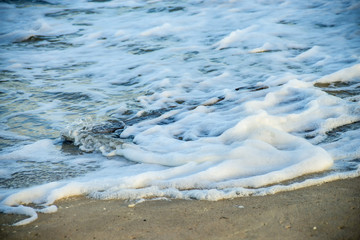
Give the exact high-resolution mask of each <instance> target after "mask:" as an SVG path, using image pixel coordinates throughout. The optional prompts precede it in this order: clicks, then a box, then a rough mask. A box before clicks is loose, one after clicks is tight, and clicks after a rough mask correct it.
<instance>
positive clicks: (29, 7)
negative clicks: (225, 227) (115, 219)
mask: <svg viewBox="0 0 360 240" xmlns="http://www.w3.org/2000/svg"><path fill="white" fill-rule="evenodd" d="M0 16H1V17H0V21H1V25H0V46H1V47H0V51H1V52H0V59H1V61H0V88H1V89H0V98H1V102H0V107H1V108H0V109H1V110H0V126H1V130H0V148H1V152H0V188H1V190H0V200H1V210H2V211H3V212H9V213H14V212H16V213H22V214H27V215H30V216H31V218H30V219H28V220H25V222H21V223H20V224H24V223H28V222H30V221H33V220H34V219H36V216H37V215H36V211H54V207H50V208H49V207H48V206H50V205H51V204H52V203H53V202H54V201H55V200H57V199H60V198H63V197H67V196H72V195H78V194H86V195H89V196H91V197H95V198H99V199H109V198H131V199H142V198H152V197H169V198H185V199H188V198H195V199H207V200H219V199H223V198H232V197H236V196H247V195H253V194H258V195H261V194H269V193H275V192H278V191H284V190H292V189H296V188H300V187H305V186H309V185H312V184H318V183H321V182H324V181H331V180H335V179H339V178H348V177H355V176H359V164H360V160H359V159H360V150H359V149H360V130H359V127H360V125H359V122H360V106H359V100H360V97H359V96H360V95H359V92H360V58H359V53H360V51H359V50H360V37H359V35H360V29H359V24H360V18H359V16H360V5H359V4H358V3H357V1H341V2H340V1H331V2H328V1H310V2H308V1H307V2H298V1H290V0H288V1H280V0H279V1H260V0H259V1H200V0H199V1H140V0H136V1H5V2H1V3H0ZM29 203H33V204H35V205H37V206H36V207H34V208H30V207H28V208H27V207H21V205H23V204H25V205H26V204H29ZM43 207H45V208H44V209H42V210H39V209H41V208H43ZM46 207H48V208H46Z"/></svg>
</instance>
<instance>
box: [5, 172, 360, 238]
mask: <svg viewBox="0 0 360 240" xmlns="http://www.w3.org/2000/svg"><path fill="white" fill-rule="evenodd" d="M56 204H57V206H58V207H59V210H58V212H57V213H54V214H39V218H38V220H36V221H35V222H33V223H31V224H28V225H25V226H19V227H13V226H9V225H8V224H9V223H13V222H14V221H16V220H20V219H22V218H23V216H17V215H4V214H1V215H0V217H1V218H0V222H1V232H0V239H354V240H355V239H360V178H355V179H348V180H340V181H335V182H330V183H326V184H322V185H320V186H314V187H309V188H304V189H300V190H296V191H291V192H283V193H278V194H275V195H269V196H264V197H244V198H237V199H233V200H223V201H217V202H207V201H197V200H171V201H166V200H157V201H146V202H142V203H139V204H137V205H135V207H129V204H130V205H131V202H128V201H124V200H109V201H99V200H93V199H87V198H84V197H77V198H72V199H66V200H62V201H59V202H57V203H56Z"/></svg>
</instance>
